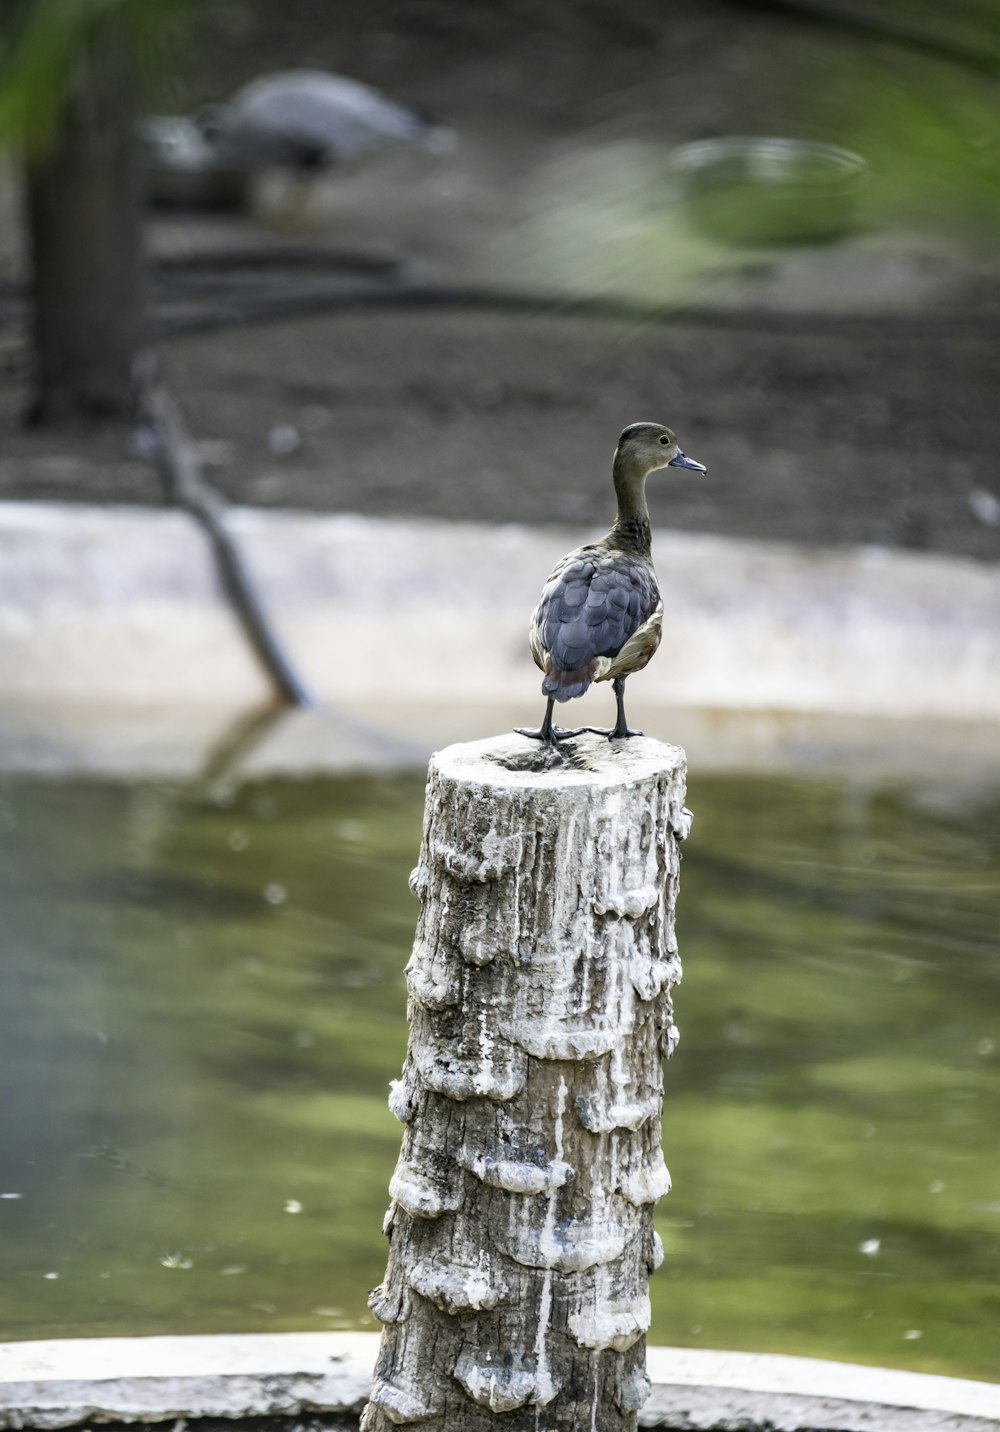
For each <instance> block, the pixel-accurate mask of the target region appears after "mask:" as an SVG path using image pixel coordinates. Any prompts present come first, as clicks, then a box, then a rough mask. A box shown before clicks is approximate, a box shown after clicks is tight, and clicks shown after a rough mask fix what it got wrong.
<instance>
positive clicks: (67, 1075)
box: [0, 776, 1000, 1378]
mask: <svg viewBox="0 0 1000 1432" xmlns="http://www.w3.org/2000/svg"><path fill="white" fill-rule="evenodd" d="M929 779H931V778H930V776H929ZM689 802H690V804H691V805H692V806H693V808H694V809H695V812H696V822H695V830H694V834H693V836H692V839H691V840H690V841H689V843H688V845H687V847H686V858H685V862H684V871H683V877H682V893H681V906H680V923H679V934H680V940H681V949H682V954H683V956H684V961H685V978H684V982H683V984H682V985H681V987H680V989H679V991H678V993H677V999H676V1004H677V1013H678V1021H679V1024H680V1027H681V1033H682V1041H681V1046H680V1050H679V1051H678V1053H677V1055H676V1056H675V1058H674V1060H673V1061H672V1062H671V1063H670V1065H668V1066H667V1071H666V1073H667V1081H666V1082H667V1101H666V1115H665V1121H664V1144H665V1149H666V1155H667V1161H668V1163H669V1165H670V1167H671V1171H672V1173H673V1178H674V1192H673V1193H671V1195H670V1196H669V1197H668V1198H667V1199H665V1200H663V1202H662V1203H661V1205H660V1207H659V1210H658V1224H659V1227H660V1231H661V1234H662V1236H663V1240H664V1243H665V1245H666V1250H667V1260H666V1263H665V1265H664V1267H663V1268H662V1269H661V1271H660V1272H659V1273H658V1274H657V1275H656V1277H655V1278H654V1280H653V1327H652V1332H651V1337H652V1339H653V1340H654V1341H656V1342H661V1343H676V1344H686V1345H693V1346H706V1347H722V1348H744V1349H753V1350H759V1351H781V1352H788V1353H798V1354H806V1355H816V1356H821V1357H831V1358H842V1359H848V1360H856V1361H861V1362H873V1363H884V1364H890V1365H895V1366H902V1367H913V1368H918V1369H924V1370H928V1371H941V1372H949V1373H954V1374H962V1375H966V1376H972V1377H983V1378H1000V1349H998V1341H997V1328H998V1326H1000V1291H998V1287H1000V1283H998V1273H1000V1155H998V1138H997V1130H998V1129H1000V1087H998V1079H997V1072H998V1066H1000V1026H998V1021H997V1008H998V1003H1000V879H998V877H1000V792H998V791H990V790H984V789H983V788H982V787H980V788H978V789H972V788H968V787H965V788H962V789H958V788H954V787H950V786H948V785H947V784H945V783H933V780H932V781H931V784H927V783H926V782H922V783H921V785H920V787H919V788H917V787H915V786H912V787H911V786H907V785H905V784H903V785H901V784H891V785H890V784H881V785H880V784H878V783H869V784H865V785H858V784H855V783H851V782H845V781H840V780H834V779H828V780H822V781H820V780H815V781H812V780H803V779H785V778H780V779H779V778H774V777H752V778H751V777H746V778H734V777H731V776H726V777H713V778H708V779H706V778H701V779H697V780H695V781H693V782H692V786H691V791H690V796H689ZM421 806H422V779H421V778H419V777H417V776H405V777H393V778H386V777H374V776H373V777H357V776H355V777H351V778H322V779H313V780H309V781H293V780H287V781H280V782H275V781H268V782H262V783H258V784H253V783H251V784H246V785H244V786H242V787H240V788H239V789H237V790H233V791H231V792H229V793H221V794H220V793H219V792H214V793H213V792H210V791H205V790H204V789H197V788H193V787H185V786H179V785H177V786H169V785H163V784H134V785H127V784H114V783H106V782H99V781H72V780H62V781H58V782H57V781H45V780H38V779H28V778H24V779H22V778H7V779H5V780H3V781H2V782H0V901H2V904H0V909H2V932H0V938H2V945H3V958H2V965H0V994H2V997H0V1069H2V1096H0V1195H2V1197H0V1337H2V1338H5V1339H14V1338H38V1337H55V1336H74V1335H91V1336H93V1335H109V1334H149V1333H166V1332H222V1331H234V1332H239V1331H265V1330H281V1329H288V1330H290V1329H322V1328H347V1327H359V1326H360V1327H367V1326H373V1324H372V1320H371V1316H370V1314H369V1312H368V1309H367V1306H366V1302H365V1296H366V1292H367V1290H368V1288H370V1287H371V1286H372V1285H373V1284H375V1283H377V1282H378V1281H379V1279H380V1277H381V1274H382V1271H383V1268H384V1260H385V1244H384V1240H383V1238H382V1236H381V1232H380V1224H381V1217H382V1213H383V1211H384V1208H385V1204H386V1201H387V1200H386V1192H385V1189H386V1184H387V1182H388V1179H389V1176H390V1174H391V1172H392V1168H393V1164H394V1160H395V1157H396V1153H397V1150H398V1146H399V1138H400V1128H399V1125H398V1124H397V1123H396V1122H395V1120H394V1119H393V1118H392V1116H391V1115H390V1114H389V1112H388V1110H387V1109H386V1106H385V1095H386V1088H387V1084H388V1080H389V1079H390V1077H392V1076H394V1075H395V1074H396V1073H397V1072H398V1069H399V1065H400V1063H401V1060H402V1056H403V1051H404V1047H405V1040H406V1027H405V997H404V986H403V966H404V964H405V961H406V958H407V956H408V953H409V947H410V942H411V938H412V933H413V927H414V922H415V917H416V904H415V902H414V901H413V899H412V898H411V896H410V895H409V893H408V890H407V884H406V877H407V874H408V872H409V870H410V868H411V866H412V865H413V864H414V862H415V857H416V852H417V846H418V841H419V833H420V817H421Z"/></svg>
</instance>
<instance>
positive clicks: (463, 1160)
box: [362, 735, 690, 1432]
mask: <svg viewBox="0 0 1000 1432" xmlns="http://www.w3.org/2000/svg"><path fill="white" fill-rule="evenodd" d="M684 774H685V766H684V753H683V752H682V751H681V750H680V749H679V748H678V747H676V746H663V745H661V744H660V743H659V742H656V741H651V740H645V739H631V740H628V741H622V742H615V743H610V742H608V741H607V740H606V739H605V738H604V737H601V736H583V737H581V738H580V739H578V740H577V741H576V742H575V743H574V744H573V746H572V747H565V748H562V749H559V750H553V749H551V748H549V747H547V746H541V747H540V746H539V745H537V744H535V743H528V742H527V741H525V740H524V738H523V737H519V736H514V735H512V736H506V737H500V738H497V739H493V740H489V741H480V742H476V743H472V744H469V745H461V746H452V747H449V748H448V749H447V750H446V751H443V752H439V753H438V754H437V755H436V756H435V757H434V758H433V759H432V762H431V768H430V777H429V781H428V786H427V803H426V812H425V821H424V837H423V843H422V847H421V854H420V863H419V865H418V866H417V869H416V870H415V871H414V874H413V877H412V880H411V884H412V887H413V889H414V891H415V893H416V894H418V895H419V897H420V899H421V902H422V909H421V914H420V918H419V923H418V926H417V936H416V941H415V944H414V949H413V956H412V958H411V960H410V963H409V965H408V967H407V982H408V987H409V992H410V1004H409V1019H410V1045H409V1049H408V1052H407V1057H406V1064H405V1066H404V1069H403V1077H402V1079H401V1080H399V1081H398V1082H396V1083H394V1085H393V1091H392V1095H391V1097H390V1105H391V1107H392V1109H393V1112H394V1113H395V1114H396V1115H397V1117H398V1118H399V1119H400V1120H401V1121H402V1122H403V1123H404V1124H405V1125H406V1129H405V1133H404V1136H403V1146H402V1151H401V1154H400V1158H399V1163H398V1165H397V1168H396V1172H395V1174H394V1175H393V1178H392V1182H391V1184H390V1190H389V1191H390V1194H391V1197H392V1203H391V1204H390V1208H389V1213H388V1215H387V1218H386V1229H387V1232H388V1234H389V1238H390V1246H389V1261H388V1267H387V1270H386V1276H385V1281H384V1282H383V1283H382V1284H381V1286H380V1287H379V1288H376V1289H375V1291H374V1293H373V1294H372V1298H371V1306H372V1308H373V1310H374V1311H375V1313H376V1314H377V1316H378V1317H379V1318H380V1320H381V1321H382V1322H383V1323H385V1324H386V1327H385V1330H384V1332H383V1335H382V1345H381V1349H380V1352H379V1359H378V1364H377V1366H376V1371H375V1381H374V1385H373V1388H372V1394H371V1400H370V1402H369V1404H368V1406H367V1408H366V1409H365V1413H364V1416H363V1418H362V1427H363V1428H364V1429H366V1432H387V1429H389V1428H391V1427H396V1426H399V1425H404V1426H405V1425H407V1424H409V1423H421V1424H422V1425H423V1426H424V1427H425V1428H427V1429H428V1432H459V1429H461V1432H483V1429H486V1428H494V1427H497V1428H501V1427H502V1428H503V1429H505V1432H582V1429H590V1428H594V1429H600V1432H632V1429H634V1428H635V1427H636V1425H637V1409H638V1408H639V1407H640V1406H641V1404H642V1402H643V1401H644V1399H645V1396H646V1394H647V1392H648V1389H649V1383H648V1379H647V1377H646V1373H645V1331H646V1328H647V1326H648V1322H649V1287H648V1280H649V1274H650V1273H651V1272H652V1270H653V1269H654V1268H656V1267H657V1266H658V1264H659V1263H660V1261H661V1259H662V1256H663V1255H662V1248H661V1245H660V1242H659V1239H658V1237H657V1235H656V1233H655V1232H654V1230H653V1204H654V1203H655V1201H656V1199H657V1198H659V1196H660V1195H661V1194H663V1193H665V1192H666V1191H667V1189H668V1188H669V1183H670V1180H669V1176H668V1174H667V1170H666V1168H665V1166H664V1163H663V1155H662V1153H661V1149H660V1111H661V1104H662V1091H663V1080H662V1070H661V1064H660V1061H661V1059H662V1057H663V1056H664V1055H667V1054H669V1053H670V1051H671V1050H672V1048H673V1045H674V1042H675V1040H676V1037H677V1031H676V1029H675V1027H674V1023H673V1014H672V1006H671V1001H670V994H669V990H670V986H671V985H673V984H674V983H676V981H677V980H678V979H679V977H680V962H679V960H678V957H677V947H676V943H675V941H674V934H673V908H674V901H675V899H676V895H677V882H678V870H679V852H678V848H677V842H678V841H679V840H680V839H682V838H683V837H684V835H686V833H687V831H688V828H689V826H690V815H689V813H688V812H687V811H685V809H684V805H683V802H684Z"/></svg>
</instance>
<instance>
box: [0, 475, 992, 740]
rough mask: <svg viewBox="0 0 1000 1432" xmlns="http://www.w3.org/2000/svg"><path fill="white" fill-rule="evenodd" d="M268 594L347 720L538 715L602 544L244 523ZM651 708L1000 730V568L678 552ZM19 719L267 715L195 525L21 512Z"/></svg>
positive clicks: (666, 542)
mask: <svg viewBox="0 0 1000 1432" xmlns="http://www.w3.org/2000/svg"><path fill="white" fill-rule="evenodd" d="M230 522H231V525H232V529H233V531H234V533H235V534H236V535H237V537H238V538H239V539H240V541H241V542H242V544H243V546H244V548H245V551H246V553H247V555H248V558H249V560H250V564H251V567H252V569H253V570H254V572H255V573H256V575H257V578H258V581H259V584H260V588H261V591H262V593H263V595H264V597H265V600H266V601H267V602H268V604H269V606H270V609H271V611H272V613H273V615H274V618H275V621H276V623H277V625H278V627H279V628H280V630H281V631H282V632H283V633H284V636H285V639H286V641H287V644H288V646H289V648H290V650H291V652H292V654H293V655H294V657H295V658H296V660H297V661H298V663H299V665H300V667H301V668H302V670H303V671H304V673H305V675H306V676H307V678H308V680H309V681H310V682H311V684H312V685H313V686H314V687H315V688H316V689H318V690H319V691H320V692H321V693H322V694H323V695H324V696H325V697H326V698H327V699H328V700H330V701H333V702H345V703H365V702H374V701H387V700H388V701H391V702H394V703H399V702H424V701H434V700H438V701H440V700H441V699H442V698H445V699H455V700H456V701H460V702H461V701H465V702H469V701H473V700H474V701H476V702H477V703H485V704H492V703H494V702H504V701H508V702H509V700H510V697H511V693H512V692H515V691H520V690H521V689H522V688H523V689H524V690H525V691H526V692H530V693H532V694H536V693H537V684H538V683H537V674H536V673H535V671H534V668H533V667H532V666H531V664H530V658H529V656H528V653H527V643H526V637H525V633H526V629H527V621H528V616H529V613H530V611H531V609H532V607H533V605H534V603H535V601H536V599H537V596H538V592H539V590H540V587H541V584H542V581H543V579H544V577H545V575H546V574H547V572H548V571H549V570H550V569H551V567H552V565H553V564H554V562H555V560H556V559H557V558H558V557H559V556H560V555H561V554H562V552H564V551H565V550H566V549H567V548H568V547H571V546H573V545H574V544H575V543H577V542H580V541H582V540H585V539H586V538H587V537H589V536H593V535H594V534H593V533H588V532H581V531H560V530H544V531H541V530H534V529H527V528H523V527H514V526H510V527H487V526H481V525H471V524H446V523H440V522H422V521H382V520H379V519H374V518H362V517H352V516H332V517H331V516H313V515H305V514H297V513H288V512H274V511H258V510H249V509H234V510H233V511H232V513H231V515H230ZM655 556H656V562H657V569H658V571H659V573H660V578H661V584H662V586H663V589H664V592H665V596H666V601H667V613H668V615H667V622H666V635H665V639H664V644H663V649H662V651H661V653H660V654H659V656H658V657H657V659H656V660H655V661H654V662H653V663H652V664H651V665H650V667H649V668H648V670H647V671H646V672H644V673H643V674H642V676H641V678H638V679H637V681H636V690H635V692H634V697H636V698H638V697H639V695H640V691H641V697H642V700H644V701H646V702H648V703H650V704H659V705H673V706H686V707H694V708H712V709H717V710H718V709H730V710H734V709H739V710H770V711H823V712H837V713H844V714H855V715H858V714H860V715H881V716H907V717H912V716H917V717H923V718H943V719H959V720H971V719H991V720H997V719H1000V567H988V566H983V565H979V564H976V563H973V562H967V561H959V560H957V559H949V558H943V557H936V556H915V555H906V554H901V553H896V552H886V551H883V550H881V549H874V548H872V549H868V548H865V549H860V548H859V549H845V550H836V551H834V550H830V551H815V550H809V551H807V550H800V549H798V548H794V547H788V546H782V545H779V544H769V543H768V544H764V543H751V542H740V541H734V540H728V539H724V538H717V537H707V536H700V535H692V534H681V533H675V532H659V533H657V534H656V537H655ZM0 670H2V671H3V672H4V696H5V699H7V700H11V701H24V702H27V701H51V700H59V701H67V702H71V701H75V702H91V703H100V702H147V703H151V704H152V703H157V702H162V701H174V702H177V701H181V702H184V701H191V702H193V703H203V704H207V705H215V706H226V705H235V706H241V705H252V704H253V703H255V702H259V701H263V700H265V699H266V698H267V697H268V695H269V687H268V685H267V682H266V681H265V679H264V678H263V676H262V674H261V672H260V671H259V669H258V667H257V665H256V662H255V660H254V658H253V656H252V655H251V653H250V651H249V649H248V648H247V645H246V643H245V641H244V639H243V636H242V634H241V632H240V630H239V628H238V625H237V623H236V621H235V619H234V617H233V615H232V613H231V612H230V610H229V608H228V605H227V603H226V601H225V599H224V597H223V594H222V592H221V590H220V586H219V582H218V578H217V575H216V572H215V568H214V565H213V561H212V557H211V553H210V550H209V547H208V543H207V541H206V539H205V537H204V535H203V533H202V532H201V531H200V529H198V527H197V526H196V525H195V524H194V523H193V521H192V520H191V519H190V518H189V517H187V516H186V515H185V514H182V513H178V512H165V511H155V510H149V509H140V508H124V507H120V508H103V507H101V508H98V507H86V506H70V505H59V504H40V503H39V504H33V503H0Z"/></svg>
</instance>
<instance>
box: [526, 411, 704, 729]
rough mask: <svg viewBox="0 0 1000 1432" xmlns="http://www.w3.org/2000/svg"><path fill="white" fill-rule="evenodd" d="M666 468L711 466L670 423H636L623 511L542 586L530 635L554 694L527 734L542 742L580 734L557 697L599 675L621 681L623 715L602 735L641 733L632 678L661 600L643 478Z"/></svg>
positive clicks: (623, 454) (620, 472) (622, 486)
mask: <svg viewBox="0 0 1000 1432" xmlns="http://www.w3.org/2000/svg"><path fill="white" fill-rule="evenodd" d="M661 467H686V468H690V469H692V470H693V471H695V472H704V471H705V469H704V467H703V466H702V465H701V463H699V462H695V461H694V460H693V459H692V458H689V457H686V456H685V455H684V453H682V452H681V450H680V448H679V447H678V445H677V439H676V437H675V436H674V434H673V433H672V432H671V430H670V429H669V428H665V427H663V426H662V425H661V424H659V423H632V424H631V426H629V427H627V428H626V429H625V430H624V432H623V433H622V435H621V437H620V438H619V439H618V446H617V448H616V449H615V458H614V466H613V477H614V484H615V495H616V497H617V499H618V510H617V512H616V514H615V521H614V526H613V527H612V528H611V531H610V532H609V533H608V535H607V536H606V537H602V538H601V540H600V541H599V542H590V543H587V544H586V545H585V546H583V547H577V548H576V549H575V551H573V552H568V553H567V554H566V556H565V557H563V558H562V560H561V561H560V562H559V563H557V565H556V567H555V569H554V571H553V572H552V574H551V575H550V577H549V579H548V581H547V582H546V583H545V586H544V588H543V589H542V595H541V599H540V601H539V603H538V606H537V607H536V608H535V611H534V613H533V615H532V618H531V626H530V629H529V633H528V640H529V643H530V646H531V654H532V656H533V657H534V659H535V664H536V665H537V666H538V667H540V669H541V670H542V671H543V672H544V679H543V681H542V693H543V695H545V696H547V697H548V705H547V707H546V711H545V717H544V719H543V721H542V724H541V726H540V727H539V728H538V730H537V731H530V730H521V732H520V734H521V735H522V736H531V737H533V738H534V739H536V740H543V741H551V742H555V741H560V740H564V739H565V738H566V737H567V736H576V735H579V734H580V732H581V731H592V730H596V729H597V728H595V727H592V726H581V727H578V728H577V729H575V730H564V729H561V728H559V727H556V726H553V724H552V707H553V703H554V702H555V701H569V700H571V699H572V698H573V697H575V696H582V695H583V693H584V692H585V691H586V690H587V688H588V687H589V686H590V685H591V683H592V682H594V681H611V682H613V683H614V690H615V697H616V699H617V703H618V719H617V721H616V722H615V725H614V726H613V727H612V728H611V729H610V730H607V731H605V730H601V731H600V734H601V735H606V736H608V737H610V738H612V739H617V738H619V737H622V736H637V735H640V734H641V733H640V732H638V731H631V730H629V727H628V723H627V722H626V720H625V708H624V688H625V678H626V677H627V676H631V674H632V673H633V672H634V671H641V670H642V668H643V667H644V666H645V665H646V664H647V662H648V661H649V660H650V658H651V657H652V655H653V653H654V652H655V651H656V648H657V647H658V646H659V644H660V636H661V634H662V624H663V602H662V601H661V599H660V589H659V587H658V586H657V582H656V573H655V571H654V570H653V562H652V558H651V556H650V549H651V534H650V525H649V509H648V508H647V506H646V493H645V486H646V478H647V477H648V476H649V474H650V473H651V472H655V471H656V469H657V468H661Z"/></svg>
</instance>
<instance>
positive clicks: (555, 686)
mask: <svg viewBox="0 0 1000 1432" xmlns="http://www.w3.org/2000/svg"><path fill="white" fill-rule="evenodd" d="M594 667H595V663H594V662H592V661H591V662H588V664H587V665H586V666H575V667H574V668H573V670H572V671H559V670H558V669H557V668H555V667H553V666H552V665H551V663H550V664H549V666H548V669H547V670H546V672H545V678H544V680H543V681H542V694H543V696H554V697H555V698H556V700H557V701H572V699H573V697H574V696H582V695H583V693H584V692H585V691H586V690H587V688H588V686H589V685H590V683H591V682H592V681H593V679H594Z"/></svg>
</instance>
